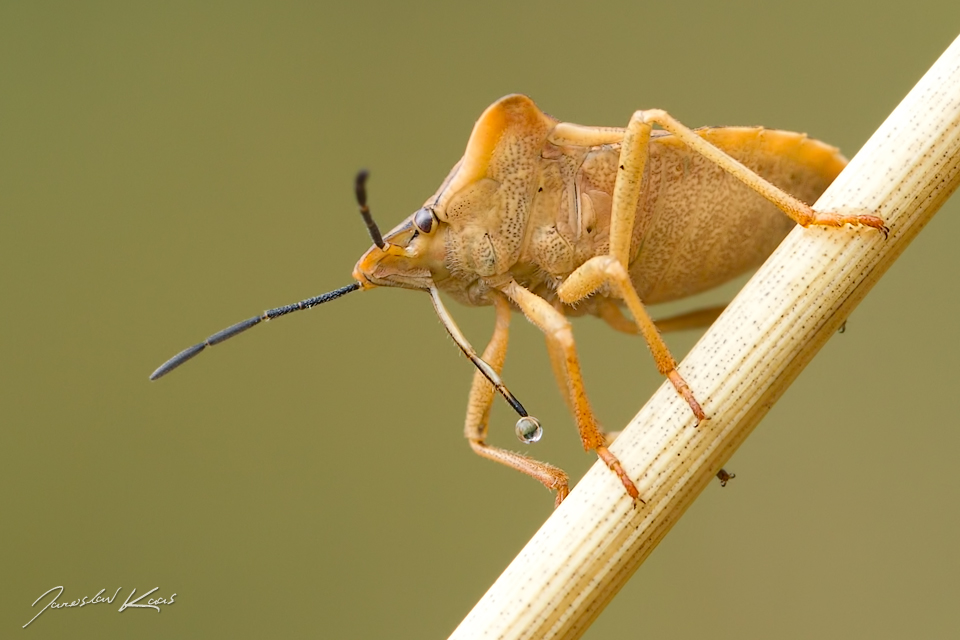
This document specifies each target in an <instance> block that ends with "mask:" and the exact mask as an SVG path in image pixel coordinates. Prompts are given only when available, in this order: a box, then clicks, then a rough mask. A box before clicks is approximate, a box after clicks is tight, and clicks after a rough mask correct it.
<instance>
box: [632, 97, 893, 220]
mask: <svg viewBox="0 0 960 640" xmlns="http://www.w3.org/2000/svg"><path fill="white" fill-rule="evenodd" d="M635 120H637V121H640V122H642V123H644V125H645V126H646V127H648V128H649V127H650V126H651V125H654V124H657V125H660V126H661V127H663V128H664V129H666V130H667V131H669V132H670V133H672V134H673V135H675V136H676V137H677V138H679V139H680V140H681V141H682V142H683V143H684V144H685V145H687V146H688V147H690V148H691V149H693V150H694V151H696V152H697V153H699V154H700V155H702V156H703V157H705V158H707V159H708V160H711V161H713V162H714V163H716V164H717V166H719V167H720V168H721V169H723V170H724V171H726V172H728V173H729V174H730V175H732V176H733V177H735V178H736V179H737V180H739V181H740V182H742V183H743V184H745V185H747V186H748V187H750V188H751V189H753V190H754V191H756V192H757V193H759V194H760V195H761V196H763V197H764V198H766V199H767V200H769V201H770V202H772V203H773V204H775V205H777V207H778V208H779V209H780V210H781V211H783V212H784V213H785V214H787V215H788V216H790V218H791V219H793V220H794V221H795V222H796V223H797V224H799V225H801V226H804V227H808V226H811V225H819V226H825V227H842V226H843V225H845V224H850V225H854V226H864V227H871V228H873V229H877V230H878V231H880V232H881V233H883V235H887V232H888V231H889V230H888V229H887V227H886V226H885V225H884V224H883V220H882V219H881V218H879V217H878V216H875V215H871V214H843V213H838V212H833V211H815V210H814V209H813V207H811V206H810V205H808V204H806V203H805V202H803V201H801V200H798V199H797V198H794V197H793V196H791V195H790V194H789V193H787V192H786V191H784V190H783V189H780V188H779V187H777V186H775V185H773V184H771V183H770V182H768V181H767V180H765V179H763V178H761V177H760V176H759V175H757V173H756V172H755V171H752V170H751V169H749V168H747V167H746V166H744V165H743V164H742V163H740V162H739V161H737V160H734V159H733V158H731V157H730V156H729V155H727V154H726V153H724V152H723V151H721V150H720V149H718V148H717V147H715V146H714V145H712V144H710V143H709V142H707V141H706V140H704V139H703V138H701V137H700V136H699V135H697V133H696V132H695V131H694V130H692V129H690V128H689V127H687V126H686V125H684V124H681V123H680V122H679V121H677V120H676V119H675V118H674V117H673V116H671V115H670V114H669V113H667V112H666V111H663V110H662V109H649V110H647V111H637V112H636V113H634V114H633V118H631V120H630V126H632V125H633V123H634V121H635ZM629 128H630V127H628V130H629ZM621 164H622V161H621Z"/></svg>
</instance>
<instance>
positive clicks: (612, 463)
mask: <svg viewBox="0 0 960 640" xmlns="http://www.w3.org/2000/svg"><path fill="white" fill-rule="evenodd" d="M501 290H502V291H503V292H504V293H506V294H507V297H509V298H510V299H511V300H512V301H513V302H514V303H516V305H517V306H518V307H520V310H521V311H523V314H524V315H525V316H527V318H528V319H529V320H530V322H532V323H533V324H534V325H536V326H537V328H539V329H540V330H541V331H542V332H543V333H544V335H545V336H546V337H547V340H548V341H549V342H550V343H552V344H550V345H548V351H549V352H550V354H551V360H553V361H554V371H555V372H559V375H560V377H561V378H562V380H561V388H563V389H565V390H566V394H565V395H566V396H567V399H568V404H570V405H571V406H572V407H573V413H574V417H575V418H576V421H577V428H578V429H579V431H580V439H581V441H582V442H583V448H584V449H586V450H588V451H589V450H593V451H596V452H597V455H598V456H599V457H600V459H601V460H603V462H604V464H606V465H607V467H609V468H610V469H611V470H612V471H613V472H614V473H616V474H617V476H618V477H619V478H620V482H622V483H623V486H624V489H626V491H627V493H628V494H629V495H630V497H632V498H633V499H634V500H640V502H643V500H642V499H641V498H640V492H639V491H638V490H637V487H636V485H635V484H634V483H633V481H632V480H631V479H630V476H628V475H627V472H626V471H625V470H624V468H623V465H621V464H620V461H619V460H617V457H616V456H615V455H613V454H612V453H610V451H609V449H607V445H606V439H605V437H604V434H603V431H602V430H601V429H600V426H599V425H598V424H597V420H596V417H595V416H594V414H593V410H592V409H591V408H590V401H589V400H588V399H587V393H586V391H585V390H584V387H583V376H582V375H581V372H580V361H579V359H578V358H577V351H576V346H575V344H574V341H573V331H572V330H571V327H570V322H569V321H568V320H567V318H566V317H565V316H564V315H563V314H562V313H560V312H559V311H557V310H556V309H554V308H553V307H552V306H550V303H548V302H547V301H546V300H544V299H543V298H541V297H540V296H538V295H536V294H534V293H532V292H531V291H528V290H527V289H524V288H523V287H521V286H520V285H519V284H517V283H516V282H515V281H514V280H510V281H509V282H507V283H506V284H504V285H502V286H501Z"/></svg>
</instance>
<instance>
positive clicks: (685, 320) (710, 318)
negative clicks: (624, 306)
mask: <svg viewBox="0 0 960 640" xmlns="http://www.w3.org/2000/svg"><path fill="white" fill-rule="evenodd" d="M597 308H598V310H599V313H600V317H601V318H602V319H603V320H604V322H606V323H607V324H608V325H610V326H611V327H612V328H614V329H616V330H617V331H621V332H623V333H628V334H630V335H633V336H635V335H637V334H638V333H640V329H639V328H638V327H637V325H636V323H634V322H633V320H631V319H629V318H628V317H626V316H625V315H623V312H622V311H621V310H620V307H619V306H618V305H617V303H616V302H614V301H613V300H611V299H610V298H600V299H599V300H598V301H597ZM726 308H727V305H725V304H720V305H717V306H715V307H704V308H703V309H694V310H693V311H686V312H684V313H678V314H677V315H675V316H669V317H666V318H659V319H657V320H654V321H653V323H654V324H655V325H657V330H658V331H659V332H660V333H669V332H671V331H685V330H687V329H699V328H701V327H708V326H710V325H711V324H713V322H714V320H716V319H717V318H718V317H720V314H721V313H723V310H724V309H726Z"/></svg>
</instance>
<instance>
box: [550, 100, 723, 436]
mask: <svg viewBox="0 0 960 640" xmlns="http://www.w3.org/2000/svg"><path fill="white" fill-rule="evenodd" d="M638 113H641V112H638ZM650 131H651V126H650V125H649V124H648V123H647V122H645V121H644V120H643V118H641V117H638V116H637V115H636V114H635V115H634V117H633V118H631V119H630V124H629V125H628V127H627V130H626V132H625V133H624V136H623V142H622V144H621V147H620V165H619V170H618V171H617V179H616V182H615V183H614V187H613V203H612V205H611V213H610V254H609V255H605V256H595V257H593V258H590V259H589V260H587V261H586V262H585V263H584V264H582V265H580V267H578V268H577V269H576V271H574V272H573V273H571V274H570V275H569V276H568V277H567V279H566V280H565V281H564V282H563V284H562V285H560V287H559V288H558V289H557V294H558V295H559V297H560V300H561V301H562V302H564V303H565V304H574V303H576V302H577V301H579V300H582V299H584V298H586V297H587V296H589V295H590V294H592V293H594V292H595V291H597V290H598V289H601V288H605V291H604V293H609V294H611V295H615V296H617V297H618V298H621V299H622V300H623V301H624V302H625V303H626V305H627V308H628V309H629V310H630V315H632V316H633V320H634V322H635V323H636V325H637V329H638V330H639V332H640V333H641V334H642V335H643V337H644V339H645V340H646V342H647V345H648V346H649V347H650V351H651V352H652V353H653V359H654V361H655V362H656V363H657V369H658V370H659V371H660V373H661V374H663V375H664V376H666V377H667V379H668V380H670V382H671V383H672V384H673V386H674V388H675V389H676V390H677V392H678V393H679V394H680V395H681V396H682V397H683V399H684V400H686V402H687V404H688V405H690V409H691V411H693V414H694V415H695V416H696V417H697V420H698V421H701V420H706V419H707V415H706V413H704V411H703V409H702V408H701V407H700V403H699V402H697V399H696V398H695V397H694V395H693V391H692V390H691V389H690V386H689V385H688V384H687V382H686V381H685V380H684V379H683V377H681V376H680V374H679V373H678V372H677V362H676V360H675V359H674V358H673V355H671V353H670V350H669V349H668V348H667V345H666V343H665V342H664V341H663V338H662V337H661V336H660V331H659V330H658V329H657V326H656V323H654V321H653V318H651V317H650V314H649V313H647V310H646V308H645V307H644V306H643V303H642V302H641V301H640V296H639V295H638V294H637V290H636V289H635V288H634V286H633V283H632V282H631V281H630V276H629V274H628V272H627V266H628V265H629V263H630V243H631V240H632V238H633V224H634V217H635V216H636V211H637V202H638V201H639V198H640V186H641V182H642V180H643V169H644V166H645V165H646V162H647V148H648V145H649V142H650Z"/></svg>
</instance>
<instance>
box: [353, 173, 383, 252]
mask: <svg viewBox="0 0 960 640" xmlns="http://www.w3.org/2000/svg"><path fill="white" fill-rule="evenodd" d="M369 175H370V173H369V172H368V171H367V170H366V169H361V170H360V173H358V174H357V182H356V189H357V204H359V205H360V215H361V216H363V221H364V222H365V223H367V231H369V232H370V238H372V239H373V244H375V245H377V247H378V248H379V249H380V250H383V249H385V248H386V246H387V244H386V243H385V242H384V241H383V236H382V235H380V228H379V227H377V223H376V222H374V221H373V216H371V215H370V207H368V206H367V177H368V176H369Z"/></svg>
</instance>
